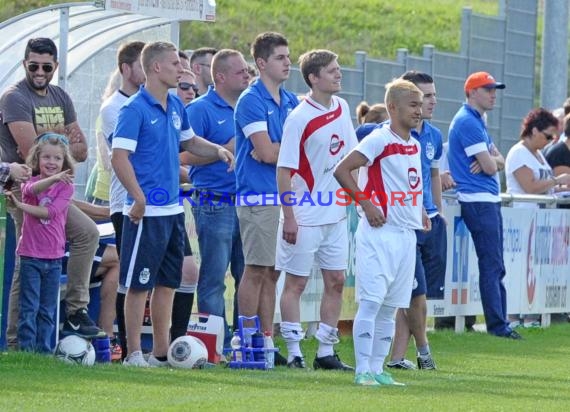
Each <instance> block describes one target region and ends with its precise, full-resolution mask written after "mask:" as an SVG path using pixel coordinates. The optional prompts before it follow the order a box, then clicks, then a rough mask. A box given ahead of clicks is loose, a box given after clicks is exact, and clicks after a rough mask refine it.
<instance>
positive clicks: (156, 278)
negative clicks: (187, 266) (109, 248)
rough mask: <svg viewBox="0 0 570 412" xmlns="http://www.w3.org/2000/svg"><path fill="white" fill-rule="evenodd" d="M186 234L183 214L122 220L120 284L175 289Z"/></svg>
mask: <svg viewBox="0 0 570 412" xmlns="http://www.w3.org/2000/svg"><path fill="white" fill-rule="evenodd" d="M186 237H187V236H186V230H185V229H184V213H180V214H177V215H172V216H145V217H144V218H143V219H142V220H141V221H140V222H139V224H138V225H137V224H134V223H133V222H131V220H130V219H124V221H123V238H122V242H121V259H120V265H121V275H120V284H121V285H122V286H124V287H127V288H133V289H139V290H151V289H153V288H154V287H155V286H157V285H160V286H165V287H168V288H172V289H176V288H178V287H179V286H180V280H181V279H182V261H183V260H184V248H185V238H186Z"/></svg>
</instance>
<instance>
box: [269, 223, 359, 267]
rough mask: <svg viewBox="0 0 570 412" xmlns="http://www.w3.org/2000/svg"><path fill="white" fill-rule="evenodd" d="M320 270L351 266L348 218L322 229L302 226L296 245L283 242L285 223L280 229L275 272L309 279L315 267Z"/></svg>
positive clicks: (280, 224) (278, 230)
mask: <svg viewBox="0 0 570 412" xmlns="http://www.w3.org/2000/svg"><path fill="white" fill-rule="evenodd" d="M315 258H316V259H317V263H318V265H319V267H320V268H321V269H327V270H346V268H347V265H348V227H347V223H346V219H344V220H341V221H340V222H337V223H332V224H330V225H322V226H299V231H298V232H297V243H295V244H294V245H292V244H290V243H287V242H286V241H285V240H283V222H279V228H278V229H277V247H276V251H275V269H276V270H284V271H285V272H287V273H291V274H292V275H297V276H309V275H310V274H311V269H312V268H313V264H314V262H315Z"/></svg>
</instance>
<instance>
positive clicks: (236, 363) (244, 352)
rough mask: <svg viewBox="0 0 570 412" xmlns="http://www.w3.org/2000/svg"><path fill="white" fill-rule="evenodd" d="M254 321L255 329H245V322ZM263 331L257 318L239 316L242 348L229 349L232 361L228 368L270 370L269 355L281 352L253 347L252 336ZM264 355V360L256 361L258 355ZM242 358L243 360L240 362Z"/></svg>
mask: <svg viewBox="0 0 570 412" xmlns="http://www.w3.org/2000/svg"><path fill="white" fill-rule="evenodd" d="M246 321H253V322H254V323H255V326H254V327H244V322H246ZM260 331H261V325H260V322H259V318H258V317H257V316H251V317H247V316H239V317H238V330H237V332H238V336H239V337H240V339H241V347H240V348H239V349H233V348H227V349H225V350H224V352H226V353H230V354H231V360H230V362H229V363H228V366H229V367H230V368H232V369H263V370H266V369H269V365H268V363H267V353H269V352H274V353H275V352H279V348H253V347H252V346H251V343H252V339H251V336H252V335H253V334H254V333H256V332H260ZM238 353H239V355H241V356H239V355H238ZM260 353H263V357H264V360H255V358H256V356H255V355H256V354H260ZM240 358H241V360H240Z"/></svg>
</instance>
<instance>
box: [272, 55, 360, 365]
mask: <svg viewBox="0 0 570 412" xmlns="http://www.w3.org/2000/svg"><path fill="white" fill-rule="evenodd" d="M299 61H300V67H301V72H302V73H303V77H304V79H305V82H306V83H307V84H308V85H309V87H310V88H311V92H310V93H309V95H308V96H307V98H306V99H305V100H304V101H303V102H302V103H301V104H300V105H299V106H297V107H296V108H295V109H294V110H293V111H292V112H291V113H290V114H289V116H288V117H287V119H286V120H285V125H284V130H283V138H282V140H281V149H280V151H279V159H278V161H277V185H278V188H279V195H280V198H281V205H282V206H281V207H282V218H281V219H280V223H279V230H278V231H277V250H276V257H275V269H277V270H284V271H285V272H286V274H287V276H286V278H285V286H284V288H283V293H282V294H281V319H282V322H281V334H282V336H283V338H284V339H285V342H286V344H287V351H288V359H287V364H288V366H289V367H293V368H304V367H305V361H304V358H303V354H302V352H301V348H300V345H299V342H300V340H301V339H302V338H303V329H302V327H301V318H300V299H301V294H302V293H303V291H304V289H305V286H306V284H307V281H308V278H309V274H310V273H311V269H312V267H313V262H314V260H315V257H316V259H317V261H318V263H319V267H320V268H321V270H322V274H323V282H324V285H325V287H324V293H323V297H322V300H321V321H320V323H319V327H318V330H317V333H316V338H317V340H318V341H319V348H318V350H317V354H316V356H315V360H314V362H313V367H314V368H315V369H336V370H354V369H353V368H352V367H351V366H348V365H346V364H345V363H343V362H342V361H341V360H340V359H339V357H338V355H337V354H336V353H335V352H334V348H333V345H334V344H335V343H338V328H337V324H338V318H339V316H340V311H341V305H342V290H343V286H344V278H345V270H346V267H347V261H348V229H347V223H346V207H345V206H343V205H340V204H338V202H337V199H336V193H337V191H338V190H339V189H340V186H339V184H338V182H337V181H336V179H335V178H334V176H333V171H334V169H335V167H336V166H337V164H338V163H339V162H340V161H341V159H342V158H343V157H344V156H346V155H347V154H348V153H349V152H350V150H351V149H352V148H354V147H355V146H356V144H357V139H356V134H355V133H354V128H353V126H352V121H351V118H350V111H349V108H348V104H347V103H346V101H344V100H343V99H341V98H339V97H337V96H334V94H335V93H336V92H338V91H339V90H340V81H341V77H342V76H341V71H340V66H339V64H338V62H337V55H336V54H334V53H332V52H330V51H328V50H312V51H310V52H307V53H305V54H304V55H302V56H301V57H300V59H299Z"/></svg>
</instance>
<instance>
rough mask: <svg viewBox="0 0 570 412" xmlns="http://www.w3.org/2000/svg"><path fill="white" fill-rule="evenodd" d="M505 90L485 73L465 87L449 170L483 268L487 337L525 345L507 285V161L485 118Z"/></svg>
mask: <svg viewBox="0 0 570 412" xmlns="http://www.w3.org/2000/svg"><path fill="white" fill-rule="evenodd" d="M504 88H505V85H504V84H503V83H499V82H497V81H495V79H494V78H493V76H491V75H490V74H489V73H487V72H476V73H473V74H471V75H469V77H468V78H467V80H466V81H465V85H464V90H465V95H466V97H467V102H466V103H464V104H463V106H462V107H461V108H460V109H459V111H458V112H457V113H456V114H455V117H454V118H453V120H452V121H451V124H450V127H449V153H448V160H449V167H450V171H451V175H452V176H453V178H454V179H455V182H456V183H457V198H458V200H459V204H460V207H461V217H462V219H463V220H464V222H465V225H466V226H467V229H468V230H469V232H470V233H471V237H472V238H473V243H474V245H475V251H476V253H477V258H478V266H479V290H480V293H481V303H482V305H483V313H484V315H485V323H486V325H487V332H488V333H490V334H493V335H496V336H501V337H505V338H509V339H521V336H520V335H519V334H518V332H516V331H514V330H512V329H511V328H510V327H509V322H508V319H507V291H506V289H505V285H504V283H503V278H504V277H505V263H504V261H503V218H502V215H501V198H500V197H499V179H498V172H499V171H500V170H502V169H503V168H504V165H505V160H504V158H503V156H502V155H501V153H500V152H499V151H498V150H497V148H496V147H495V145H494V144H493V141H492V139H491V136H489V134H488V132H487V127H486V125H485V121H484V118H483V115H484V114H485V113H486V112H488V111H490V110H493V107H494V106H495V100H496V97H497V96H496V93H497V89H504Z"/></svg>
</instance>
